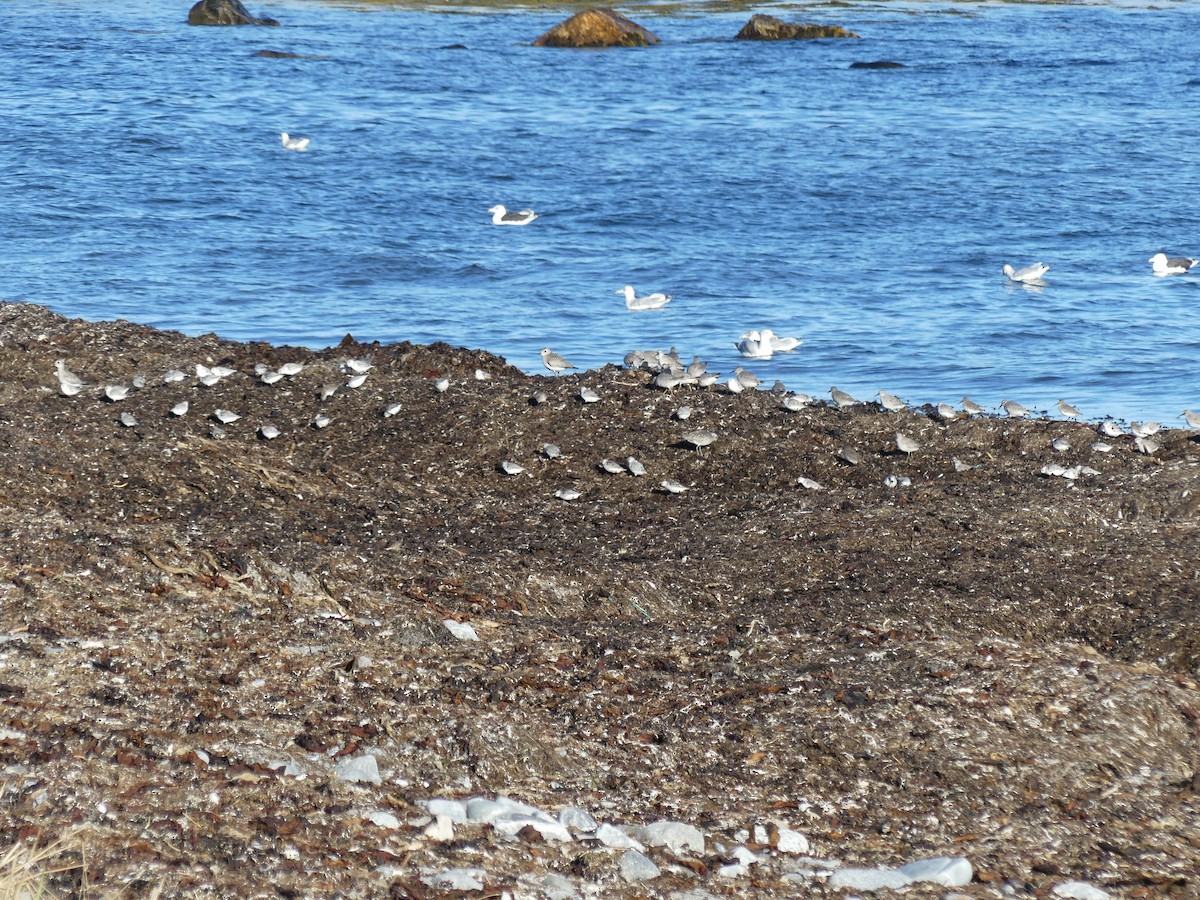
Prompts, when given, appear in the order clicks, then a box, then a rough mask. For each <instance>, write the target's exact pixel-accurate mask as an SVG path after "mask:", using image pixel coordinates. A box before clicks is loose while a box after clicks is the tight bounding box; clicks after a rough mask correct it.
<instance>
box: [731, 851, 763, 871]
mask: <svg viewBox="0 0 1200 900" xmlns="http://www.w3.org/2000/svg"><path fill="white" fill-rule="evenodd" d="M732 856H733V858H734V859H736V860H737V861H738V862H740V863H741V864H742V865H743V866H753V865H757V863H758V862H759V859H758V857H757V856H755V854H754V851H753V850H751V849H750V848H749V847H734V848H733V853H732Z"/></svg>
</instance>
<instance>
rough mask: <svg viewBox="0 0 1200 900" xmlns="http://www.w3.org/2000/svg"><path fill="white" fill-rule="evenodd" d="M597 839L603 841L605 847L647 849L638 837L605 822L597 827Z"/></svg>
mask: <svg viewBox="0 0 1200 900" xmlns="http://www.w3.org/2000/svg"><path fill="white" fill-rule="evenodd" d="M596 840H598V841H599V842H600V843H602V844H603V845H604V846H605V847H614V848H616V849H618V850H620V849H624V848H632V849H634V850H645V849H646V846H645V844H643V843H642V842H641V841H639V840H637V839H636V838H632V837H630V836H629V835H627V834H626V833H625V832H624V831H622V830H621V829H620V828H617V826H615V825H609V824H608V823H607V822H604V823H603V824H602V825H600V827H599V828H597V829H596Z"/></svg>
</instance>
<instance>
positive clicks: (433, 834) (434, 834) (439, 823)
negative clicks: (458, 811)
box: [424, 816, 454, 844]
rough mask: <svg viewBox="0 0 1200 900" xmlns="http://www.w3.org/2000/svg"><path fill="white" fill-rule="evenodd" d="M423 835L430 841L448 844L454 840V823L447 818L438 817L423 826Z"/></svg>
mask: <svg viewBox="0 0 1200 900" xmlns="http://www.w3.org/2000/svg"><path fill="white" fill-rule="evenodd" d="M424 835H425V837H427V838H429V839H430V840H431V841H439V842H440V843H443V844H444V843H448V842H450V841H452V840H454V822H453V821H451V819H450V817H449V816H438V817H437V818H435V819H434V820H433V821H432V822H430V823H429V824H428V825H426V826H425V831H424Z"/></svg>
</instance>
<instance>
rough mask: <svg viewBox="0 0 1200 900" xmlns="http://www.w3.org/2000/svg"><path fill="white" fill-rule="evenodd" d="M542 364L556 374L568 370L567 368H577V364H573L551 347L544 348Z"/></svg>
mask: <svg viewBox="0 0 1200 900" xmlns="http://www.w3.org/2000/svg"><path fill="white" fill-rule="evenodd" d="M542 365H543V366H545V367H546V368H547V369H549V370H550V371H551V372H553V373H554V374H555V375H557V374H558V373H559V372H563V371H566V370H567V369H574V368H575V366H573V365H571V364H570V363H569V362H567V361H566V360H565V359H563V358H562V357H561V356H559V355H558V354H557V353H555V352H554V351H553V350H551V349H550V348H549V347H543V348H542Z"/></svg>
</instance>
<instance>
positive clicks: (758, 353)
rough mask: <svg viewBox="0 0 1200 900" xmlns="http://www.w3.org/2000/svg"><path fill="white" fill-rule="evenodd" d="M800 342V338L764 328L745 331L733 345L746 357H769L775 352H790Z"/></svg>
mask: <svg viewBox="0 0 1200 900" xmlns="http://www.w3.org/2000/svg"><path fill="white" fill-rule="evenodd" d="M802 343H803V341H801V340H800V338H785V337H780V336H779V335H777V334H776V333H775V332H773V331H772V330H771V329H770V328H764V329H762V330H761V331H760V330H758V329H751V330H750V331H747V332H746V333H745V334H743V335H742V336H741V337H740V338H738V341H737V343H735V344H734V345H733V346H734V347H735V348H737V351H738V353H740V354H741V355H742V356H744V357H746V358H747V359H770V358H771V357H772V356H773V355H775V354H776V353H790V352H791V351H792V350H795V349H796V348H797V347H799V346H800V345H801V344H802Z"/></svg>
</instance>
